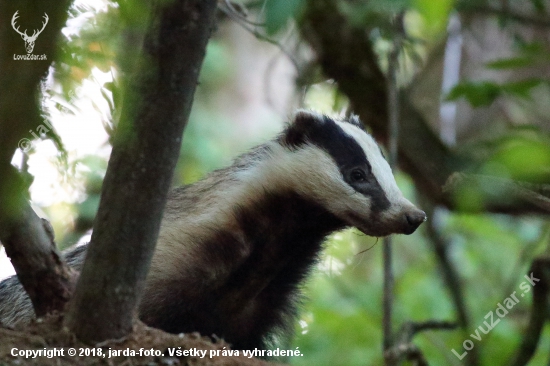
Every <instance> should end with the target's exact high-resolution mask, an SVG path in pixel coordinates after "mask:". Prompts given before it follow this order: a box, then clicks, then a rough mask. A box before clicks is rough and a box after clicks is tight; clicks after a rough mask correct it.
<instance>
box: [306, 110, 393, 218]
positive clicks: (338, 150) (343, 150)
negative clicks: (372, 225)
mask: <svg viewBox="0 0 550 366" xmlns="http://www.w3.org/2000/svg"><path fill="white" fill-rule="evenodd" d="M316 127H317V128H313V129H312V130H310V131H308V134H307V137H308V140H309V142H310V143H313V144H315V145H316V146H318V147H320V148H321V149H323V150H325V151H326V152H327V153H328V154H329V155H330V156H331V157H332V158H333V159H334V161H335V162H336V165H337V166H338V169H339V170H340V173H342V176H343V177H344V180H345V181H346V182H347V183H348V184H349V185H350V186H352V187H353V188H354V189H355V190H356V191H357V192H359V193H361V194H363V195H365V196H367V197H370V198H371V200H372V202H373V205H372V210H373V211H383V210H385V209H387V208H389V207H390V201H389V200H388V198H387V197H386V194H385V193H384V190H383V189H382V186H381V185H380V183H379V182H378V180H377V179H376V177H375V176H374V174H373V173H372V169H371V165H370V163H369V161H368V159H367V156H366V155H365V151H364V150H363V148H361V146H360V145H359V144H358V143H357V141H356V140H355V139H354V138H353V137H351V136H350V135H348V134H347V133H346V132H345V131H344V130H343V129H342V128H341V127H340V126H338V124H336V122H334V121H333V120H332V119H330V118H329V117H327V116H324V121H323V124H322V125H320V126H316ZM357 167H359V168H362V169H363V171H364V172H365V173H366V176H367V180H366V182H365V183H362V184H354V183H353V182H351V180H350V177H349V175H350V171H351V170H352V169H354V168H357Z"/></svg>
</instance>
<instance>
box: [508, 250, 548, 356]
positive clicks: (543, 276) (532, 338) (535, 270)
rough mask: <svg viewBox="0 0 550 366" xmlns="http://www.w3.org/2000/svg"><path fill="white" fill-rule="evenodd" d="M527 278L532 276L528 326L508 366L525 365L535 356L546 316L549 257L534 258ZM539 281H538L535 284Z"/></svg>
mask: <svg viewBox="0 0 550 366" xmlns="http://www.w3.org/2000/svg"><path fill="white" fill-rule="evenodd" d="M527 276H532V277H533V281H534V282H535V284H534V286H533V306H532V310H531V317H530V319H529V325H528V326H527V329H526V331H525V335H524V336H523V340H522V342H521V346H520V347H519V350H518V352H517V353H516V356H515V357H514V359H513V360H512V362H510V366H523V365H526V364H527V363H528V362H529V360H531V357H533V355H534V354H535V351H536V349H537V345H538V343H539V339H540V336H541V333H542V329H543V327H544V324H545V322H546V319H547V316H548V292H549V290H550V257H544V258H536V259H535V260H534V261H533V264H532V265H531V268H530V270H529V273H528V274H527ZM535 279H539V280H540V281H538V282H537V280H535Z"/></svg>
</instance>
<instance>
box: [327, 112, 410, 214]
mask: <svg viewBox="0 0 550 366" xmlns="http://www.w3.org/2000/svg"><path fill="white" fill-rule="evenodd" d="M336 123H337V124H338V126H340V127H341V128H342V129H343V130H344V132H345V133H347V134H348V135H350V136H351V137H353V139H354V140H355V141H357V143H358V144H359V146H361V148H362V149H363V151H364V152H365V155H366V156H367V159H368V161H369V163H370V165H371V167H372V172H373V174H374V176H375V177H376V180H377V181H378V183H379V184H380V186H381V187H382V189H383V190H384V193H385V194H386V197H387V198H388V200H389V201H390V202H392V203H394V202H396V200H399V199H400V198H401V197H402V194H401V191H400V190H399V188H398V187H397V183H396V182H395V178H394V177H393V173H392V171H391V168H390V165H389V164H388V162H387V161H386V159H384V157H383V156H382V153H381V152H380V148H379V147H378V145H377V144H376V141H374V139H373V138H372V137H371V136H370V135H369V134H367V133H366V132H364V131H362V130H361V129H360V128H358V127H356V126H354V125H352V124H350V123H347V122H339V121H336Z"/></svg>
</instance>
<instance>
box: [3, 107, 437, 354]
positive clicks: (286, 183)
mask: <svg viewBox="0 0 550 366" xmlns="http://www.w3.org/2000/svg"><path fill="white" fill-rule="evenodd" d="M425 220H426V214H425V213H424V212H423V211H421V210H419V209H418V208H416V207H415V206H414V205H413V204H412V203H411V202H410V201H408V200H407V199H406V198H404V197H403V195H402V193H401V192H400V190H399V188H398V187H397V184H396V182H395V179H394V177H393V175H392V171H391V169H390V166H389V165H388V163H387V162H386V160H385V159H384V156H383V154H382V151H381V150H380V148H379V146H378V145H377V144H376V142H375V141H374V139H373V138H372V137H371V136H370V135H369V134H368V133H367V132H366V131H365V130H364V127H363V126H362V124H361V122H360V121H359V119H358V118H357V117H350V118H346V119H341V120H340V119H333V118H330V117H328V116H325V115H320V114H317V113H314V112H310V111H303V110H302V111H298V112H297V113H296V114H295V115H294V117H293V119H292V121H291V122H290V123H289V124H288V126H287V127H286V128H285V130H284V131H283V132H282V133H281V134H280V135H278V136H277V137H276V138H275V139H273V140H272V141H270V142H267V143H266V144H263V145H260V146H258V147H256V148H253V149H252V150H250V151H249V152H247V153H245V154H243V155H241V156H240V157H238V158H237V159H235V160H234V162H233V164H232V165H231V166H229V167H227V168H223V169H220V170H216V171H214V172H212V173H210V174H209V175H208V176H207V177H206V178H204V179H203V180H201V181H199V182H197V183H194V184H191V185H188V186H184V187H180V188H175V189H174V190H172V191H171V193H170V194H169V197H168V200H167V203H166V208H165V211H164V216H163V220H162V224H161V229H160V233H159V237H158V241H157V245H156V249H155V253H154V256H153V259H152V263H151V267H150V272H149V274H148V277H147V281H146V286H145V290H144V295H143V297H142V300H141V302H140V305H139V317H140V319H141V320H142V321H143V322H145V323H146V324H148V325H150V326H153V327H156V328H160V329H162V330H165V331H167V332H171V333H186V332H195V331H196V332H199V333H201V334H203V335H207V336H214V337H219V338H223V339H225V340H226V341H227V342H229V343H231V344H232V345H233V348H235V349H255V348H259V349H262V348H266V347H268V346H269V345H270V344H272V343H270V342H271V341H272V340H273V339H274V337H275V338H276V337H278V336H280V335H281V334H287V332H289V331H290V329H291V328H292V325H293V320H294V319H295V318H296V315H297V309H298V305H299V303H300V299H301V296H300V286H301V284H302V283H303V282H304V279H305V278H306V276H307V275H308V273H309V272H310V271H311V269H312V267H313V266H314V265H315V263H316V261H317V259H318V257H319V254H320V252H321V251H322V249H323V242H324V240H325V238H326V237H327V236H328V235H329V234H330V233H332V232H335V231H337V230H341V229H344V228H347V227H356V228H357V229H359V230H360V231H361V232H363V233H364V234H366V235H370V236H376V237H380V236H386V235H389V234H393V233H403V234H411V233H413V232H414V231H415V230H416V229H417V228H418V226H419V225H420V224H421V223H422V222H424V221H425ZM85 253H86V246H80V247H76V248H75V249H70V250H69V251H68V252H66V253H65V258H66V260H67V263H69V265H71V266H72V267H74V268H75V269H77V270H80V269H81V266H82V264H83V262H84V258H85ZM33 316H34V315H33V310H32V305H31V303H30V300H29V298H28V297H27V295H26V293H25V291H24V290H23V288H22V286H21V285H20V284H19V282H18V280H17V277H16V276H13V277H11V278H8V279H6V280H4V281H3V282H2V283H0V323H2V324H3V325H4V326H9V327H13V326H17V325H20V324H25V323H26V322H29V321H30V319H32V317H33Z"/></svg>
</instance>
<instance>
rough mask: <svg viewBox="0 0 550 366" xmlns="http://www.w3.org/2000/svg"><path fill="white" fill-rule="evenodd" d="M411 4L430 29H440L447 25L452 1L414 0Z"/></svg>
mask: <svg viewBox="0 0 550 366" xmlns="http://www.w3.org/2000/svg"><path fill="white" fill-rule="evenodd" d="M413 4H414V7H415V8H416V9H417V10H418V12H419V13H420V14H421V15H422V17H423V18H424V20H425V21H426V23H427V25H428V27H429V28H430V29H432V30H440V29H442V28H443V27H445V26H446V25H447V18H448V17H449V13H450V11H451V9H452V7H453V4H454V1H453V0H438V1H433V0H414V1H413Z"/></svg>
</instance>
